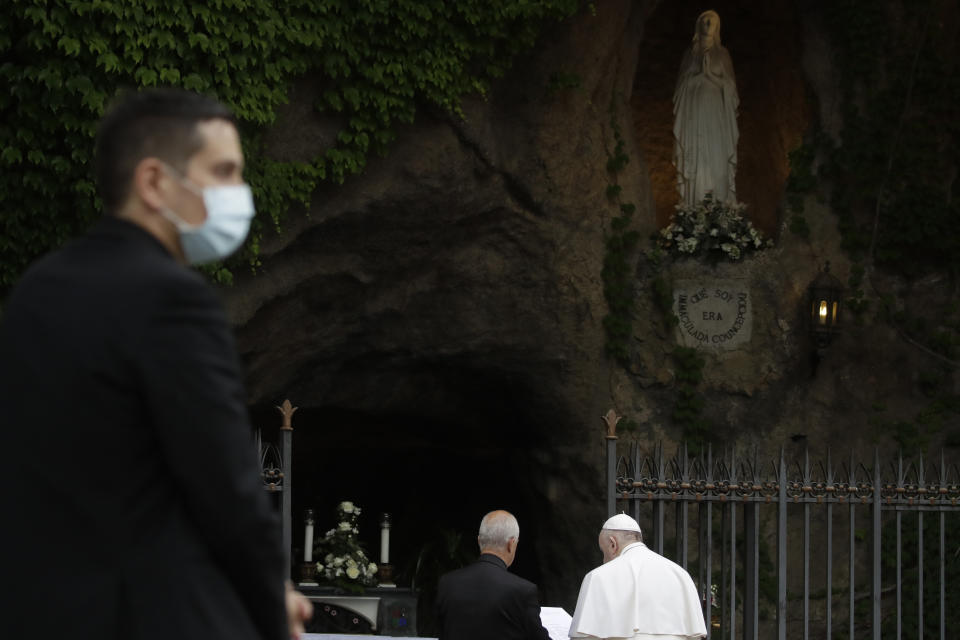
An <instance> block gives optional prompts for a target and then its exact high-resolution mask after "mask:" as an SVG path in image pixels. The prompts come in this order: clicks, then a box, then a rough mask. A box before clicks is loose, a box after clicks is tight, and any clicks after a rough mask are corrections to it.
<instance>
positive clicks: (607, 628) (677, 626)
mask: <svg viewBox="0 0 960 640" xmlns="http://www.w3.org/2000/svg"><path fill="white" fill-rule="evenodd" d="M569 635H570V637H571V638H585V637H594V638H630V639H631V640H688V639H690V638H702V637H704V636H706V635H707V627H706V625H705V624H704V622H703V610H702V609H701V606H700V598H699V597H697V588H696V587H695V586H694V584H693V580H691V579H690V574H688V573H687V572H686V571H684V569H683V567H681V566H680V565H678V564H676V563H674V562H671V561H670V560H668V559H666V558H664V557H663V556H661V555H660V554H658V553H655V552H653V551H651V550H650V549H648V548H647V546H646V545H645V544H643V543H642V542H635V543H633V544H629V545H627V546H626V547H624V548H623V550H622V551H621V552H620V555H619V556H617V557H616V558H614V559H613V560H611V561H610V562H607V563H606V564H603V565H600V566H599V567H597V568H596V569H594V570H593V571H591V572H590V573H588V574H587V575H586V576H585V577H584V578H583V584H581V585H580V597H579V598H577V609H576V611H574V613H573V621H572V622H571V623H570V634H569Z"/></svg>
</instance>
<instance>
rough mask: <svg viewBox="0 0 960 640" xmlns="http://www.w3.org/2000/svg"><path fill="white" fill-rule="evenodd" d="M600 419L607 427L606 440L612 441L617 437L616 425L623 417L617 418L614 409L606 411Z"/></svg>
mask: <svg viewBox="0 0 960 640" xmlns="http://www.w3.org/2000/svg"><path fill="white" fill-rule="evenodd" d="M601 419H602V420H603V421H604V422H605V423H606V425H607V438H609V439H611V440H612V439H614V438H616V437H617V423H619V422H620V421H621V420H623V416H618V415H617V412H616V411H615V410H614V409H610V410H609V411H607V412H606V413H605V414H604V415H603V416H601Z"/></svg>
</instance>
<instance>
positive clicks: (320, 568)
mask: <svg viewBox="0 0 960 640" xmlns="http://www.w3.org/2000/svg"><path fill="white" fill-rule="evenodd" d="M321 571H323V565H322V564H320V563H319V562H318V563H317V573H320V572H321Z"/></svg>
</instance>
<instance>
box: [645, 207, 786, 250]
mask: <svg viewBox="0 0 960 640" xmlns="http://www.w3.org/2000/svg"><path fill="white" fill-rule="evenodd" d="M746 208H747V206H746V205H745V204H743V203H742V202H719V201H717V200H714V199H713V194H712V193H709V192H708V193H707V195H706V196H705V197H704V199H703V201H702V202H700V203H699V204H697V205H695V206H689V205H677V212H676V213H675V214H673V217H671V218H670V224H669V225H668V226H667V227H666V228H664V229H662V230H661V231H660V236H659V237H658V238H657V245H658V246H660V247H661V248H663V249H666V250H667V251H669V252H670V253H677V254H680V255H698V254H699V255H703V256H706V257H707V258H711V259H715V260H719V259H721V258H726V259H728V260H739V259H740V258H741V257H742V256H743V254H744V253H747V252H749V251H760V250H761V249H765V248H767V247H772V246H773V241H772V240H764V238H763V234H761V233H760V232H759V231H758V230H757V229H756V227H754V226H753V223H751V222H750V221H749V220H747V219H746V218H744V217H743V212H744V211H745V210H746Z"/></svg>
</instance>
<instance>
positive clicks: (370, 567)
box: [367, 562, 377, 575]
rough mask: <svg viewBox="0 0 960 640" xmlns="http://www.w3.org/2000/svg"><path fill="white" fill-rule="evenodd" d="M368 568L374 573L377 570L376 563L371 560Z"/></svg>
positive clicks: (371, 573)
mask: <svg viewBox="0 0 960 640" xmlns="http://www.w3.org/2000/svg"><path fill="white" fill-rule="evenodd" d="M367 570H368V571H370V575H373V574H374V573H376V572H377V565H376V563H374V562H371V563H370V564H369V565H367Z"/></svg>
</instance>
